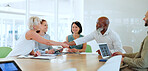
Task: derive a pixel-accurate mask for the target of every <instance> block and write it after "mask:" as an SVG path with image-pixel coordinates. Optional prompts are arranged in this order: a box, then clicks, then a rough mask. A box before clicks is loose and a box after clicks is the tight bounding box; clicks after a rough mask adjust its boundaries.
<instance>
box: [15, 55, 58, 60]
mask: <svg viewBox="0 0 148 71" xmlns="http://www.w3.org/2000/svg"><path fill="white" fill-rule="evenodd" d="M17 58H26V59H55V58H56V56H37V57H34V56H32V55H20V56H18V57H17Z"/></svg>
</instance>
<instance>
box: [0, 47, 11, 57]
mask: <svg viewBox="0 0 148 71" xmlns="http://www.w3.org/2000/svg"><path fill="white" fill-rule="evenodd" d="M11 51H12V49H11V48H10V47H0V58H5V57H6V56H7V55H8V54H9V53H10V52H11Z"/></svg>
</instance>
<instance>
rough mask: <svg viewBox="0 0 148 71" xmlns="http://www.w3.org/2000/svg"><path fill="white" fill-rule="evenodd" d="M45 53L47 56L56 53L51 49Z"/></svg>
mask: <svg viewBox="0 0 148 71" xmlns="http://www.w3.org/2000/svg"><path fill="white" fill-rule="evenodd" d="M45 53H47V54H53V53H55V51H54V49H51V50H48V51H45Z"/></svg>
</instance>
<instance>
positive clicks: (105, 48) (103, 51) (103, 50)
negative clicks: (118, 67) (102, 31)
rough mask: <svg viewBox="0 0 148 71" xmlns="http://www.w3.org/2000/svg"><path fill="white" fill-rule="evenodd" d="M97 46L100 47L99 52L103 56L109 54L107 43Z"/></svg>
mask: <svg viewBox="0 0 148 71" xmlns="http://www.w3.org/2000/svg"><path fill="white" fill-rule="evenodd" d="M99 47H100V50H101V54H102V56H103V57H105V56H111V53H110V51H109V48H108V46H107V44H99Z"/></svg>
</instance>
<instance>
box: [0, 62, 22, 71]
mask: <svg viewBox="0 0 148 71" xmlns="http://www.w3.org/2000/svg"><path fill="white" fill-rule="evenodd" d="M0 71H22V70H21V69H20V68H19V67H18V65H17V64H16V63H15V62H14V61H5V62H0Z"/></svg>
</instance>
